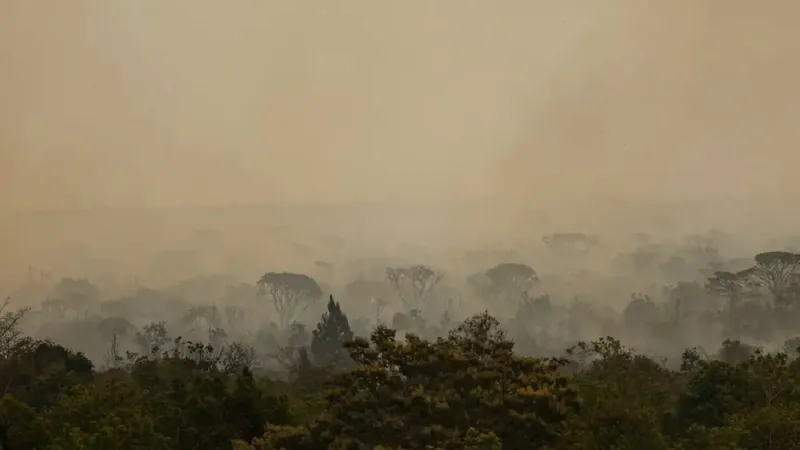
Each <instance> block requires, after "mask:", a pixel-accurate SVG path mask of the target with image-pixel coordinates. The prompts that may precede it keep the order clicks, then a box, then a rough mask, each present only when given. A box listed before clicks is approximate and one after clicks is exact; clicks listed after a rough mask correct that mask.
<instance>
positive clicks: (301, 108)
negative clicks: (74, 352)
mask: <svg viewBox="0 0 800 450" xmlns="http://www.w3.org/2000/svg"><path fill="white" fill-rule="evenodd" d="M798 14H800V5H798V4H797V2H792V1H788V0H772V1H770V2H752V1H746V0H725V1H722V0H718V1H715V0H705V1H667V0H663V1H658V2H641V1H633V0H615V1H606V2H589V1H585V2H578V1H575V2H564V1H550V2H547V1H534V0H519V1H511V0H509V1H504V2H485V1H478V0H472V1H461V2H427V1H405V2H367V1H360V2H354V1H325V2H323V1H310V0H309V1H303V2H279V1H244V0H241V1H235V2H219V1H213V0H191V1H189V0H173V1H168V2H155V1H151V2H144V1H136V2H134V1H122V0H113V1H110V0H84V1H81V2H44V1H29V0H6V1H3V2H2V3H0V69H1V70H0V170H1V171H2V173H0V183H2V185H0V207H1V208H2V210H3V211H4V212H5V213H9V212H11V211H17V210H48V209H58V210H63V209H68V210H69V209H92V208H98V207H176V206H197V205H242V204H276V203H277V204H290V205H291V204H306V205H319V204H333V205H349V204H355V203H368V204H372V205H380V206H381V207H384V208H389V209H390V210H391V209H392V208H394V207H398V208H399V206H400V205H408V204H426V205H428V206H430V207H432V208H433V210H428V214H427V215H426V216H425V217H424V218H423V217H422V216H419V215H417V216H413V217H412V216H406V218H405V220H402V219H398V217H396V216H388V215H381V214H379V215H378V216H377V217H373V218H372V219H370V220H362V221H360V222H359V223H357V224H356V223H352V222H351V223H350V225H347V226H349V227H350V229H351V231H353V233H354V235H357V236H358V237H359V238H361V239H366V240H369V239H374V240H375V241H380V240H381V239H386V238H387V236H389V237H391V233H392V232H393V231H385V232H383V233H382V234H381V233H378V232H377V231H376V230H395V229H400V228H405V229H409V227H410V226H411V225H414V226H416V228H415V229H414V230H410V231H408V235H407V236H406V237H409V236H410V238H411V239H412V240H414V241H415V242H417V243H419V244H420V245H425V244H427V243H430V242H433V241H440V240H441V239H442V238H443V237H452V236H455V235H457V236H459V237H460V238H463V239H464V240H470V239H472V243H473V244H475V245H481V244H482V243H483V242H485V241H488V240H489V237H482V238H481V239H484V241H481V242H476V238H475V236H478V234H476V233H479V232H487V230H491V231H492V232H494V233H495V234H498V235H501V234H505V235H506V236H507V237H508V236H511V237H512V238H513V237H520V236H522V235H525V236H528V235H531V237H533V235H534V232H533V231H532V230H531V229H530V228H529V222H525V221H526V220H530V219H531V217H530V216H529V214H530V213H529V211H534V210H545V209H552V208H560V212H559V218H560V222H559V223H560V224H561V225H557V224H555V222H552V223H551V222H547V223H545V222H544V221H543V219H541V220H540V225H542V224H544V225H542V226H544V227H548V226H551V225H552V227H556V226H562V227H566V228H568V229H581V230H583V229H584V228H589V230H588V231H603V230H607V229H614V228H613V226H611V225H608V224H606V225H601V223H602V222H603V221H607V220H609V219H614V220H616V221H617V222H626V221H629V216H627V215H626V214H628V213H623V212H621V211H622V210H621V209H619V208H617V206H618V205H619V204H625V205H628V206H627V207H628V208H630V204H634V205H635V206H634V207H633V209H634V210H636V211H639V212H641V211H643V208H644V207H645V206H647V205H651V206H652V205H659V204H661V203H660V202H687V201H688V200H690V199H692V200H695V199H697V200H702V201H705V202H711V203H712V204H714V205H716V209H713V210H712V209H709V208H708V207H706V206H700V207H695V209H693V210H691V211H690V212H686V213H685V214H684V216H683V218H681V219H680V220H678V222H681V223H682V224H683V225H684V227H685V226H686V225H687V224H690V225H696V226H697V227H702V226H706V225H708V224H711V225H714V224H722V225H726V226H727V225H731V224H734V225H741V223H740V222H744V221H746V220H750V221H751V222H755V223H756V224H755V225H752V226H755V227H761V229H760V231H763V232H771V230H764V229H763V228H764V227H766V226H767V225H765V224H764V223H763V221H762V220H760V219H758V217H756V216H757V215H759V214H763V213H764V212H769V213H770V214H772V216H771V217H773V218H778V219H779V220H775V221H773V223H771V224H769V226H771V227H775V228H780V227H783V228H792V227H793V226H795V225H796V214H795V213H794V211H796V208H792V211H787V205H791V201H792V199H793V197H794V195H795V191H796V190H797V187H796V175H795V173H796V168H797V166H798V162H800V156H799V155H800V154H799V153H798V152H797V149H796V146H797V142H798V141H799V139H798V138H800V127H797V126H796V124H795V123H794V119H795V118H797V117H799V116H800V91H798V90H797V89H795V86H794V84H795V81H796V80H798V79H800V59H798V58H796V55H798V54H800V27H797V26H796V20H795V18H796V17H798ZM626 202H628V203H626ZM631 202H632V203H631ZM731 202H739V203H736V205H737V206H735V207H731V206H730V204H731ZM456 204H473V205H483V206H482V207H483V208H491V209H490V210H489V211H490V213H486V210H484V212H482V213H479V214H468V213H456V212H455V207H454V206H453V205H456ZM653 208H654V209H655V210H656V211H658V209H659V208H660V207H659V206H653ZM778 212H780V214H777V213H778ZM214 214H216V213H214ZM398 214H399V213H398ZM212 215H213V214H212ZM535 217H536V216H534V218H535ZM587 217H588V218H589V219H591V220H589V219H587ZM37 220H40V222H37V223H45V222H46V223H48V224H49V226H51V227H55V229H57V230H58V231H44V229H42V230H39V231H36V230H33V231H30V230H28V228H29V227H28V226H27V225H26V226H22V225H20V226H19V227H22V228H24V229H25V230H28V231H26V233H28V234H26V236H28V237H27V238H25V239H22V238H19V239H17V238H15V237H14V236H16V235H13V236H12V234H13V233H12V231H13V230H12V229H11V228H13V227H11V225H8V226H6V229H5V231H3V233H4V235H3V238H4V240H5V241H6V242H5V243H4V245H5V247H4V248H5V253H6V257H7V258H11V256H9V255H15V254H23V253H24V254H25V259H26V260H31V259H35V257H34V255H35V254H36V253H35V252H33V251H32V250H31V249H30V248H25V249H23V248H22V247H20V246H21V245H22V244H21V243H20V242H23V241H25V242H26V244H25V245H33V244H31V242H33V241H36V242H37V244H36V245H39V246H40V247H41V248H43V249H44V248H48V249H50V250H51V251H56V250H55V247H54V245H55V244H53V242H56V241H58V239H59V238H60V237H63V236H66V235H67V234H69V232H71V231H70V230H73V229H80V231H81V232H82V233H84V234H83V235H82V236H84V237H82V238H78V237H74V238H71V239H73V240H72V241H70V242H73V244H70V245H72V247H69V248H71V249H72V251H75V249H76V248H83V249H84V250H85V248H86V247H85V246H86V245H88V244H87V243H86V242H87V239H94V238H97V236H98V235H99V234H98V233H100V232H101V231H102V230H104V229H105V228H103V227H104V225H102V224H101V223H100V222H92V223H93V225H92V227H94V228H91V227H89V228H87V225H86V223H82V224H80V225H77V224H72V225H70V224H68V223H67V222H66V221H62V219H52V218H50V219H37ZM63 220H66V219H63ZM120 220H122V221H123V222H124V223H125V224H126V226H127V228H126V230H136V231H137V232H138V233H140V235H142V236H143V235H144V234H146V233H148V232H155V231H156V230H161V231H163V229H164V227H166V226H167V225H170V226H174V227H189V228H191V227H194V228H202V227H204V226H209V227H210V226H211V225H208V224H205V223H202V222H203V221H202V220H197V221H194V222H192V220H191V219H185V222H184V223H182V224H181V225H176V224H175V223H174V221H172V220H171V221H169V224H167V221H166V219H163V220H161V221H159V220H155V219H154V221H151V222H148V224H146V225H143V224H142V223H136V224H134V221H133V219H130V220H129V219H120ZM126 220H127V222H126ZM42 221H43V222H42ZM60 221H61V222H60ZM470 221H471V222H472V223H471V224H470V225H471V226H473V227H472V228H469V229H467V228H466V223H467V222H470ZM793 221H794V222H793ZM701 222H702V223H703V225H700V223H701ZM70 223H72V222H70ZM564 224H566V225H564ZM462 225H463V227H462ZM320 226H321V225H320ZM347 226H345V227H347ZM636 226H638V225H635V226H634V225H632V227H634V228H635V227H636ZM752 226H751V227H752ZM19 227H17V228H14V230H17V231H13V232H14V233H17V232H18V230H19ZM603 227H605V228H603ZM460 228H463V229H460ZM48 230H50V229H48ZM148 230H150V231H148ZM551 231H553V230H551ZM106 232H107V233H109V234H110V235H113V233H111V231H106ZM36 233H38V235H37V234H36ZM241 233H244V232H241ZM241 233H240V236H241V238H242V239H243V240H245V239H246V238H245V236H248V237H251V236H252V235H246V234H241ZM252 233H254V234H256V235H257V234H258V231H257V230H255V231H252ZM370 233H372V234H370ZM387 233H389V234H387ZM44 235H47V239H49V240H45V239H44V238H43V237H42V236H44ZM512 235H514V236H512ZM31 236H33V237H31ZM371 236H372V237H371ZM64 239H66V237H64ZM98 239H99V238H98ZM109 239H112V240H119V238H118V237H117V236H116V235H113V236H111V237H109ZM142 239H143V238H142ZM509 239H510V238H509ZM128 240H129V241H130V242H129V245H130V246H131V247H132V248H136V249H137V250H138V249H140V246H139V244H135V243H132V242H138V241H134V240H133V238H132V237H131V238H128ZM64 242H66V240H65V241H64ZM64 242H61V241H58V244H59V245H67V244H64ZM94 245H95V246H100V244H94ZM487 245H488V244H487ZM114 248H116V247H114ZM114 251H117V250H114ZM119 251H122V250H119ZM32 252H33V253H32ZM111 252H112V250H111V247H104V248H103V252H102V253H104V254H109V253H111ZM276 254H277V253H273V255H276ZM117 256H119V254H117Z"/></svg>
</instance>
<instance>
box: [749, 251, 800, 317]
mask: <svg viewBox="0 0 800 450" xmlns="http://www.w3.org/2000/svg"><path fill="white" fill-rule="evenodd" d="M754 271H755V273H756V274H757V275H758V277H759V278H760V279H761V281H762V282H763V283H764V285H765V286H766V287H767V289H769V291H770V293H772V296H773V298H774V299H775V303H776V304H777V305H780V306H789V305H788V303H789V302H788V300H789V296H788V295H787V294H788V290H789V288H790V287H791V285H792V283H793V282H795V281H797V278H798V277H800V254H797V253H791V252H780V251H777V252H765V253H759V254H758V255H756V266H755V267H754Z"/></svg>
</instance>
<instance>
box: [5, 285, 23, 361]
mask: <svg viewBox="0 0 800 450" xmlns="http://www.w3.org/2000/svg"><path fill="white" fill-rule="evenodd" d="M10 305H11V299H10V298H6V299H5V300H4V301H3V303H2V304H1V305H0V358H4V357H5V356H6V355H7V354H8V351H9V350H11V348H13V347H14V344H16V343H17V342H18V341H19V338H20V335H21V334H22V332H21V331H20V329H19V325H20V320H22V318H23V317H24V316H25V314H26V313H27V312H28V311H30V308H22V309H18V310H16V311H11V310H10V309H9V306H10Z"/></svg>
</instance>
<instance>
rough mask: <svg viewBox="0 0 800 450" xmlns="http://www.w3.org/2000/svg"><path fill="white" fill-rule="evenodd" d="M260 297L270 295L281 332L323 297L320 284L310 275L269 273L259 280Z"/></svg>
mask: <svg viewBox="0 0 800 450" xmlns="http://www.w3.org/2000/svg"><path fill="white" fill-rule="evenodd" d="M258 288H259V294H260V295H268V296H269V297H270V298H271V299H272V302H273V303H274V305H275V310H276V311H277V312H278V320H279V324H278V325H279V326H280V328H281V330H285V329H286V327H288V326H289V325H291V324H292V323H293V322H294V321H295V320H296V319H297V317H298V316H299V315H300V314H302V313H303V312H304V311H306V310H307V309H308V307H309V306H311V305H312V304H314V303H315V302H316V301H317V300H319V299H320V298H321V297H322V289H320V287H319V284H317V282H316V281H315V280H314V279H313V278H311V277H309V276H308V275H303V274H298V273H287V272H283V273H276V272H269V273H266V274H264V276H262V277H261V279H260V280H258Z"/></svg>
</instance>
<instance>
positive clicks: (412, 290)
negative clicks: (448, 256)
mask: <svg viewBox="0 0 800 450" xmlns="http://www.w3.org/2000/svg"><path fill="white" fill-rule="evenodd" d="M442 277H443V275H442V273H441V272H439V271H438V270H434V269H431V268H430V267H427V266H423V265H416V266H411V267H387V268H386V280H387V281H389V284H390V285H391V286H392V288H393V289H394V290H395V292H396V293H397V296H398V297H399V298H400V301H402V302H403V305H404V306H405V307H406V309H407V310H408V311H409V312H411V311H415V310H416V311H421V310H422V308H423V307H424V306H425V303H426V302H427V300H428V298H430V295H431V292H432V291H433V288H434V287H436V285H437V284H439V282H440V281H441V280H442Z"/></svg>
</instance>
